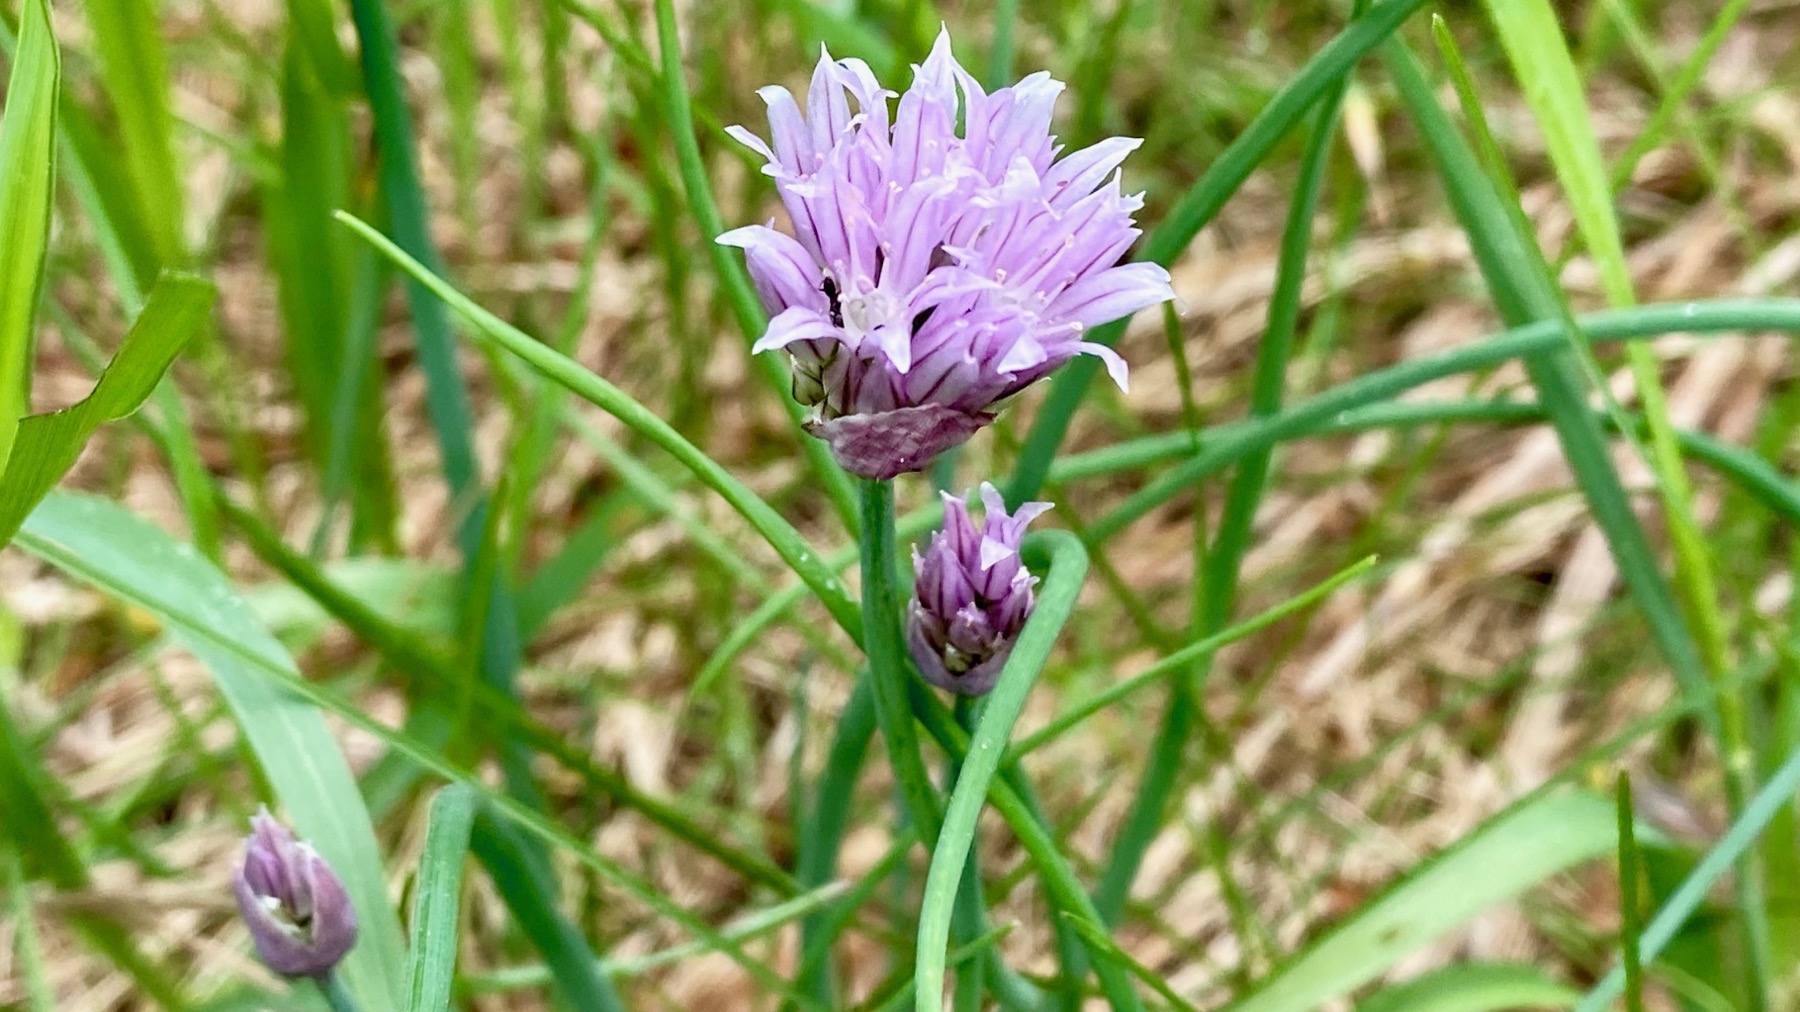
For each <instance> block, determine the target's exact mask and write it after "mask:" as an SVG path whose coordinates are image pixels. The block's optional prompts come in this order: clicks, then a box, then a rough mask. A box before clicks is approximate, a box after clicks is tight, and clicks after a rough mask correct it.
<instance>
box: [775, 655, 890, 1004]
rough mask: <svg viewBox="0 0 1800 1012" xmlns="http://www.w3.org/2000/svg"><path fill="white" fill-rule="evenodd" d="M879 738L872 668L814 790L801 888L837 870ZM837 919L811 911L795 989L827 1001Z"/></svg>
mask: <svg viewBox="0 0 1800 1012" xmlns="http://www.w3.org/2000/svg"><path fill="white" fill-rule="evenodd" d="M874 740H875V684H874V682H873V681H871V679H870V675H869V672H868V671H866V670H865V671H864V672H863V673H862V674H861V675H859V676H857V679H856V685H855V687H853V688H852V689H851V690H850V699H849V700H848V701H847V702H845V703H844V709H843V710H842V711H841V712H840V713H839V714H838V719H837V721H836V729H835V732H834V733H833V736H832V739H831V750H830V751H829V752H828V753H826V757H825V767H824V769H822V770H820V772H819V776H818V778H817V780H815V781H814V784H813V789H812V805H811V808H810V809H809V811H808V812H807V817H806V823H805V825H804V826H803V827H802V829H801V833H800V837H799V839H798V840H797V841H796V847H797V849H798V853H797V855H796V856H795V860H794V876H795V877H796V878H798V879H799V880H800V887H801V888H802V889H817V888H819V887H820V886H823V885H824V884H825V883H827V882H829V881H831V879H832V878H833V877H834V876H835V875H836V874H837V859H838V852H839V850H840V848H841V847H842V845H843V842H844V832H845V830H846V829H847V828H848V826H849V825H850V814H851V804H852V802H853V801H855V798H856V781H857V778H858V776H859V775H860V774H861V772H862V767H863V762H864V759H865V758H866V757H867V755H868V752H869V743H870V742H872V741H874ZM833 920H834V918H832V917H830V916H829V915H828V914H823V913H820V914H812V915H809V916H808V917H807V918H806V919H805V920H803V921H801V923H800V940H801V941H800V951H801V958H800V967H801V969H800V973H799V974H798V975H797V976H796V978H795V982H794V983H795V988H796V989H797V990H799V991H800V992H801V993H802V994H805V995H807V996H808V997H810V998H812V999H814V1000H815V1001H818V1002H820V1003H822V1004H824V1003H829V1002H830V1000H831V996H832V995H831V967H830V963H829V961H828V960H827V959H826V958H825V957H826V955H827V954H828V953H829V952H830V951H831V945H832V943H833V942H834V941H835V940H836V937H837V936H836V932H834V931H832V930H831V927H832V921H833Z"/></svg>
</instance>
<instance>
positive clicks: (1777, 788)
mask: <svg viewBox="0 0 1800 1012" xmlns="http://www.w3.org/2000/svg"><path fill="white" fill-rule="evenodd" d="M1796 792H1800V750H1796V751H1795V752H1794V753H1793V754H1791V755H1789V756H1788V758H1787V760H1786V761H1784V762H1783V763H1782V764H1781V767H1780V768H1779V769H1777V770H1776V771H1775V773H1774V775H1773V776H1771V777H1769V779H1768V780H1767V781H1766V782H1765V783H1764V784H1763V786H1762V789H1761V790H1759V791H1757V792H1756V796H1755V797H1753V798H1751V799H1750V802H1749V804H1746V805H1745V806H1744V809H1743V812H1742V814H1740V815H1739V816H1738V817H1737V819H1736V820H1735V821H1733V822H1732V824H1731V828H1730V829H1729V830H1727V831H1726V832H1725V835H1724V836H1723V837H1720V839H1719V842H1718V843H1716V844H1714V845H1713V848H1712V849H1711V850H1709V851H1707V853H1706V856H1705V857H1703V858H1701V859H1700V863H1699V864H1697V865H1695V866H1694V870H1693V871H1692V872H1689V873H1688V876H1687V878H1686V879H1684V880H1682V883H1681V886H1680V887H1679V888H1677V889H1676V890H1675V892H1674V893H1673V894H1672V895H1671V896H1670V897H1669V898H1668V899H1667V900H1666V901H1664V903H1663V905H1662V909H1660V910H1658V911H1657V912H1656V916H1655V917H1652V918H1651V919H1650V923H1649V924H1647V925H1645V926H1644V933H1643V935H1642V936H1640V937H1639V939H1638V959H1639V960H1640V961H1641V962H1643V963H1646V964H1647V963H1650V962H1653V961H1655V959H1656V957H1657V956H1658V955H1659V954H1661V952H1662V951H1663V949H1664V948H1666V947H1667V946H1668V944H1669V942H1671V941H1672V940H1674V938H1675V936H1676V934H1677V933H1678V932H1679V931H1680V930H1681V928H1682V926H1683V925H1685V924H1686V923H1687V922H1688V919H1689V918H1690V917H1692V916H1693V915H1694V912H1695V911H1696V910H1698V909H1699V908H1700V906H1701V904H1703V903H1705V902H1706V899H1707V896H1708V895H1709V894H1710V893H1711V892H1712V888H1713V886H1714V885H1715V884H1716V883H1717V882H1718V880H1719V878H1720V877H1721V876H1723V875H1724V874H1725V873H1726V872H1727V871H1729V870H1730V869H1731V866H1732V865H1733V864H1735V863H1737V860H1738V858H1740V857H1742V856H1743V854H1744V852H1745V851H1746V850H1748V849H1749V848H1750V847H1751V846H1752V845H1754V844H1755V843H1756V839H1757V837H1758V836H1759V835H1761V833H1762V831H1763V830H1764V829H1765V828H1766V827H1767V826H1768V824H1769V822H1770V820H1772V819H1774V818H1775V816H1776V814H1777V813H1779V812H1780V811H1781V810H1782V808H1784V807H1786V806H1787V805H1788V804H1789V803H1790V802H1791V801H1792V800H1793V797H1794V794H1795V793H1796ZM1624 988H1625V968H1624V966H1623V965H1620V966H1615V967H1613V969H1612V971H1611V972H1610V973H1608V974H1607V975H1606V977H1605V979H1603V980H1601V981H1600V983H1599V984H1597V985H1595V986H1594V989H1593V990H1591V991H1589V992H1588V993H1587V995H1586V996H1585V997H1584V998H1582V1000H1581V1004H1579V1005H1577V1006H1575V1012H1602V1010H1603V1009H1606V1008H1608V1007H1609V1006H1610V1005H1611V1004H1612V1001H1613V999H1615V998H1617V997H1618V996H1619V994H1620V993H1621V992H1622V991H1623V990H1624Z"/></svg>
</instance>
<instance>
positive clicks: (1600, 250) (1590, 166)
mask: <svg viewBox="0 0 1800 1012" xmlns="http://www.w3.org/2000/svg"><path fill="white" fill-rule="evenodd" d="M1487 7H1488V12H1489V15H1490V16H1491V18H1492V20H1493V22H1494V25H1495V27H1496V28H1497V29H1498V30H1499V34H1500V39H1501V43H1502V45H1503V47H1504V48H1505V50H1506V54H1507V58H1508V59H1509V60H1510V61H1511V62H1512V65H1513V72H1514V75H1515V76H1516V77H1517V78H1518V80H1519V82H1520V85H1521V87H1522V88H1523V90H1524V92H1525V98H1526V101H1527V102H1528V103H1529V104H1530V106H1531V108H1532V112H1533V114H1534V115H1535V117H1536V119H1537V122H1538V125H1539V127H1540V129H1541V130H1542V131H1543V133H1544V137H1545V142H1546V145H1547V147H1548V150H1549V154H1550V160H1551V163H1552V164H1553V165H1554V166H1555V168H1556V173H1557V177H1558V179H1559V180H1560V182H1561V183H1562V188H1563V191H1564V192H1565V193H1566V194H1567V195H1568V198H1569V202H1570V204H1571V206H1572V207H1573V209H1574V214H1575V221H1576V225H1577V227H1578V228H1579V230H1580V234H1581V237H1582V239H1583V240H1585V241H1586V243H1587V246H1588V248H1589V250H1591V251H1592V253H1593V255H1594V260H1595V263H1596V264H1597V265H1598V267H1599V270H1600V283H1601V288H1602V290H1603V291H1604V292H1605V293H1606V298H1607V301H1608V302H1610V303H1612V304H1613V305H1614V306H1629V305H1631V304H1633V303H1634V302H1636V293H1635V292H1634V291H1633V289H1632V283H1631V272H1630V268H1629V267H1628V266H1627V265H1626V263H1625V249H1624V244H1623V242H1622V240H1621V239H1620V235H1619V222H1618V217H1617V215H1616V213H1615V212H1614V210H1613V203H1612V187H1611V185H1610V183H1609V181H1608V179H1607V174H1606V166H1605V163H1604V160H1603V159H1602V157H1601V154H1600V145H1599V142H1598V140H1597V139H1596V138H1595V135H1594V128H1593V123H1592V122H1591V120H1590V118H1589V115H1588V109H1587V102H1586V101H1585V98H1584V96H1583V93H1582V87H1581V79H1580V76H1579V75H1578V73H1577V71H1576V68H1575V61H1574V60H1573V58H1571V57H1570V55H1569V51H1568V46H1567V44H1566V43H1565V41H1564V39H1563V35H1562V31H1561V29H1560V28H1559V27H1558V25H1557V21H1556V12H1555V11H1554V10H1553V9H1552V8H1551V6H1550V3H1549V0H1507V2H1504V3H1496V2H1494V0H1488V4H1487ZM1436 28H1437V30H1438V35H1439V37H1440V39H1441V40H1443V41H1442V43H1441V44H1443V45H1447V46H1448V47H1449V52H1451V53H1452V54H1454V43H1453V42H1450V41H1449V35H1448V31H1447V29H1445V28H1444V26H1443V25H1442V23H1441V21H1440V22H1439V24H1438V25H1437V26H1436ZM1457 62H1460V61H1457ZM1467 91H1469V92H1471V93H1472V89H1467ZM1471 97H1472V95H1471ZM1465 104H1466V105H1467V106H1468V107H1469V108H1471V109H1472V110H1473V112H1472V116H1479V115H1480V113H1479V106H1477V105H1475V104H1474V103H1473V102H1472V101H1470V100H1468V99H1465ZM1494 162H1495V165H1496V175H1498V176H1500V177H1501V178H1502V180H1503V181H1504V184H1505V185H1506V187H1507V189H1508V190H1509V191H1510V190H1511V188H1512V187H1511V183H1510V180H1506V177H1505V173H1504V168H1503V167H1501V166H1500V163H1499V160H1498V158H1495V159H1494ZM1508 196H1509V197H1515V195H1513V194H1511V193H1510V192H1509V194H1508ZM1515 200H1516V197H1515ZM1534 249H1535V247H1534ZM1544 273H1545V274H1548V273H1549V271H1548V267H1547V266H1546V268H1545V271H1544ZM1565 312H1566V310H1565ZM1578 354H1583V355H1585V349H1578ZM1625 354H1626V357H1627V360H1628V361H1629V363H1630V366H1631V375H1632V380H1633V382H1634V384H1635V385H1636V387H1637V392H1638V399H1639V401H1640V402H1641V403H1642V407H1643V415H1644V419H1645V423H1646V429H1647V430H1648V434H1649V437H1650V438H1649V450H1648V453H1647V454H1646V456H1647V458H1648V459H1647V461H1646V462H1647V463H1648V464H1649V465H1650V469H1651V472H1652V474H1654V475H1655V477H1656V490H1657V494H1658V497H1659V498H1660V499H1661V501H1662V505H1663V511H1664V515H1665V517H1666V522H1667V524H1668V528H1669V540H1670V542H1671V544H1672V546H1673V548H1674V555H1675V579H1674V585H1675V590H1676V592H1677V594H1678V595H1679V598H1680V603H1681V605H1682V606H1683V613H1684V614H1685V616H1686V618H1687V619H1688V622H1689V625H1690V627H1691V628H1692V630H1693V641H1694V646H1695V648H1696V649H1697V652H1698V660H1699V662H1700V664H1701V665H1702V666H1703V670H1704V673H1705V675H1706V676H1707V677H1708V678H1709V679H1710V680H1711V681H1712V682H1713V683H1714V684H1715V685H1716V684H1717V683H1718V681H1719V680H1720V679H1721V678H1724V677H1725V676H1726V675H1727V673H1728V672H1729V670H1730V667H1731V662H1730V657H1729V647H1728V645H1727V642H1726V640H1727V632H1726V629H1725V619H1724V617H1723V615H1722V614H1721V613H1720V604H1719V592H1718V586H1717V581H1716V579H1715V578H1714V575H1713V569H1714V567H1713V562H1712V559H1711V558H1710V557H1709V553H1708V549H1707V543H1706V537H1705V535H1704V533H1703V532H1702V531H1701V528H1700V522H1699V520H1698V519H1697V517H1696V516H1695V512H1694V493H1693V489H1692V488H1691V487H1690V485H1689V482H1688V480H1687V471H1686V469H1685V466H1684V464H1683V461H1682V459H1681V447H1680V443H1679V439H1678V437H1677V435H1676V433H1675V427H1674V423H1673V422H1671V421H1670V419H1669V409H1668V398H1667V395H1666V394H1665V393H1664V392H1663V386H1662V380H1661V377H1660V371H1661V364H1660V363H1659V362H1658V361H1657V358H1656V354H1655V352H1654V351H1653V350H1652V349H1651V348H1650V346H1648V345H1645V344H1631V345H1628V346H1626V350H1625ZM1595 372H1596V373H1597V370H1595ZM1594 385H1595V387H1596V388H1597V389H1599V390H1601V391H1603V392H1604V391H1605V390H1606V387H1605V384H1604V382H1596V383H1595V384H1594ZM1607 396H1608V407H1609V408H1610V409H1612V410H1614V411H1615V412H1616V411H1617V407H1616V405H1614V404H1612V403H1611V400H1610V395H1607ZM1627 436H1628V437H1629V438H1632V439H1635V433H1627ZM1717 700H1718V702H1717V708H1718V732H1719V734H1720V736H1721V737H1720V741H1719V748H1720V751H1721V752H1722V753H1723V756H1722V758H1723V762H1724V765H1725V767H1726V770H1727V773H1728V775H1729V777H1730V782H1729V783H1728V789H1727V794H1728V796H1729V799H1730V801H1731V804H1732V807H1733V808H1734V809H1735V808H1736V807H1738V806H1740V805H1742V803H1743V800H1744V798H1745V797H1746V796H1747V795H1749V794H1750V793H1751V792H1752V791H1754V790H1755V782H1754V777H1753V774H1752V772H1751V771H1752V769H1753V765H1754V760H1753V757H1752V754H1751V745H1750V742H1749V736H1748V731H1747V728H1746V718H1745V715H1744V712H1743V705H1742V703H1741V701H1740V699H1739V697H1738V694H1737V693H1736V692H1734V691H1720V692H1719V693H1718V696H1717ZM1758 882H1759V878H1758V876H1757V874H1756V873H1755V871H1754V870H1753V869H1749V868H1747V869H1745V874H1744V875H1743V876H1740V878H1739V879H1738V886H1739V889H1740V891H1741V892H1740V901H1741V903H1742V906H1743V908H1744V912H1745V920H1744V928H1745V932H1746V935H1747V937H1746V940H1745V941H1746V945H1747V947H1748V949H1749V960H1748V964H1749V968H1750V971H1751V976H1752V978H1753V980H1752V982H1751V983H1750V984H1749V985H1748V986H1749V988H1750V990H1751V992H1752V993H1755V994H1762V993H1766V992H1767V990H1768V988H1767V980H1768V967H1769V964H1770V956H1769V953H1768V941H1767V937H1766V935H1767V929H1766V925H1765V924H1764V922H1763V918H1762V916H1761V911H1762V910H1763V908H1764V902H1763V899H1762V897H1761V896H1760V895H1758V890H1757V884H1758Z"/></svg>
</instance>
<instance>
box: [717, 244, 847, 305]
mask: <svg viewBox="0 0 1800 1012" xmlns="http://www.w3.org/2000/svg"><path fill="white" fill-rule="evenodd" d="M714 241H715V242H717V243H718V244H719V245H721V246H736V247H737V248H739V249H741V250H743V251H744V260H745V264H746V266H748V268H749V270H750V280H751V281H752V282H753V283H755V285H756V294H757V295H758V296H760V297H761V298H762V303H763V308H764V309H767V310H768V311H769V312H771V313H780V312H782V311H783V310H786V309H788V308H791V307H793V306H803V307H805V308H807V309H811V310H813V311H815V312H818V313H823V312H825V311H826V308H827V302H826V299H825V293H824V292H823V291H822V290H821V288H820V285H821V284H822V283H823V281H824V275H823V274H822V273H820V271H819V265H818V262H817V261H815V260H814V259H813V258H812V257H811V256H810V255H809V254H808V253H807V252H806V248H805V247H804V246H801V245H800V243H799V242H797V241H796V240H795V239H794V238H793V237H791V236H788V235H785V234H783V233H781V232H777V231H775V230H774V229H772V228H767V227H765V226H762V225H746V226H744V227H743V228H734V229H732V230H731V231H729V232H726V233H725V234H724V235H721V236H719V238H718V239H716V240H714Z"/></svg>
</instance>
